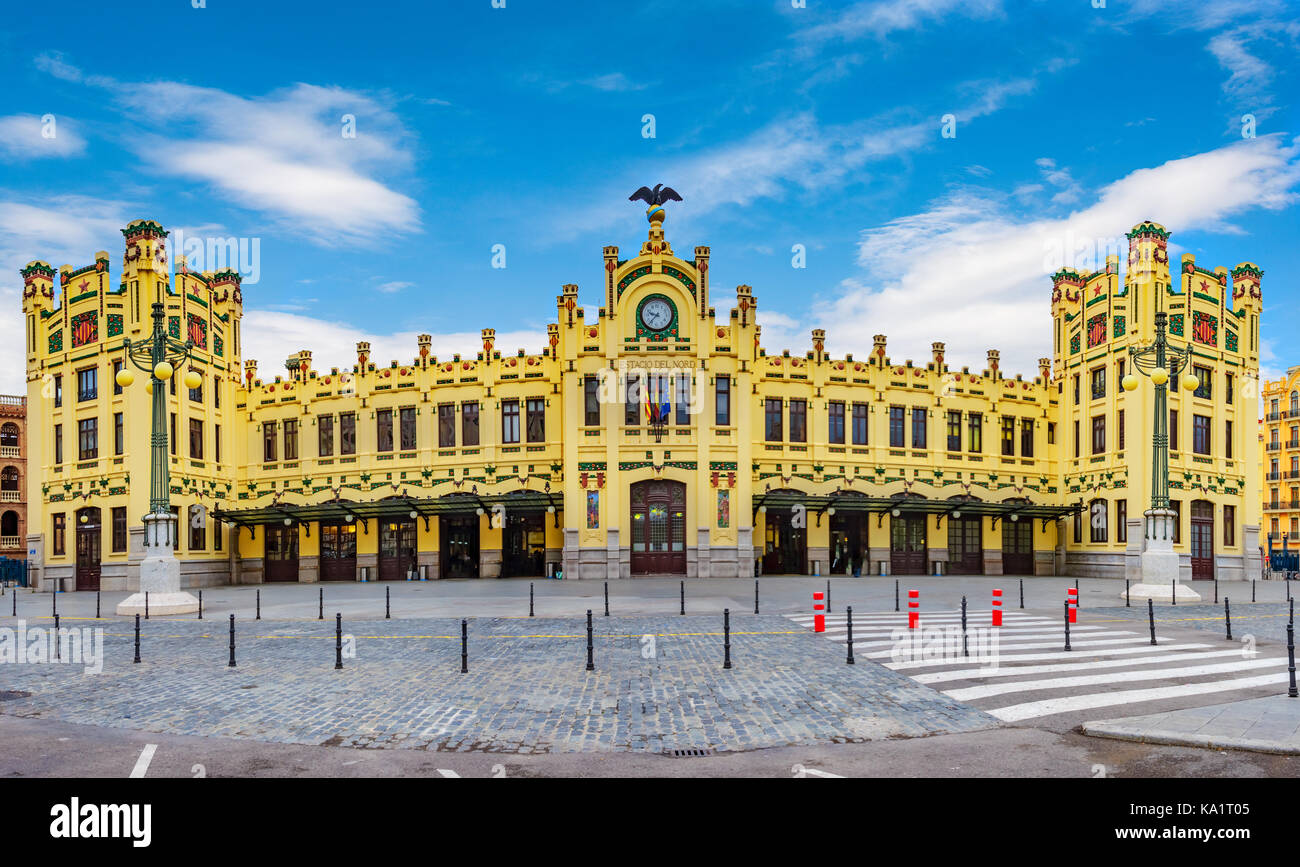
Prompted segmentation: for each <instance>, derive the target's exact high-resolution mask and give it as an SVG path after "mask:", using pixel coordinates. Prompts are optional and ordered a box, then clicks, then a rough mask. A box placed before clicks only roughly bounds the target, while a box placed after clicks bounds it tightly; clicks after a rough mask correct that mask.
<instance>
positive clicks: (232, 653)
mask: <svg viewBox="0 0 1300 867" xmlns="http://www.w3.org/2000/svg"><path fill="white" fill-rule="evenodd" d="M234 667H235V615H233V614H232V615H230V662H228V663H226V668H234Z"/></svg>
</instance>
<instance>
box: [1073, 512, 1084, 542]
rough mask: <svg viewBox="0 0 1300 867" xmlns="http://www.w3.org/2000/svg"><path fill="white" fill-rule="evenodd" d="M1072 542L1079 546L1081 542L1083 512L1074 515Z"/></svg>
mask: <svg viewBox="0 0 1300 867" xmlns="http://www.w3.org/2000/svg"><path fill="white" fill-rule="evenodd" d="M1074 542H1075V544H1076V545H1077V544H1080V543H1081V542H1083V512H1082V511H1078V512H1075V513H1074Z"/></svg>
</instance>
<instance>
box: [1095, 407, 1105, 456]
mask: <svg viewBox="0 0 1300 867" xmlns="http://www.w3.org/2000/svg"><path fill="white" fill-rule="evenodd" d="M1104 451H1106V416H1104V415H1094V416H1093V417H1092V453H1093V454H1094V455H1099V454H1101V453H1102V452H1104Z"/></svg>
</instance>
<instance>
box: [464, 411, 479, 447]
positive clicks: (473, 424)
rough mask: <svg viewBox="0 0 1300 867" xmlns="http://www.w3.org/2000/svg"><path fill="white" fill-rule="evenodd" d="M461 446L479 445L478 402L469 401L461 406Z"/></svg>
mask: <svg viewBox="0 0 1300 867" xmlns="http://www.w3.org/2000/svg"><path fill="white" fill-rule="evenodd" d="M460 444H461V445H462V446H476V445H478V402H477V401H473V400H471V401H468V402H466V403H462V404H461V405H460Z"/></svg>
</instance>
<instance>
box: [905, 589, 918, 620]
mask: <svg viewBox="0 0 1300 867" xmlns="http://www.w3.org/2000/svg"><path fill="white" fill-rule="evenodd" d="M920 622H921V591H920V590H908V591H907V628H908V629H915V628H916V627H917V624H919V623H920Z"/></svg>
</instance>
